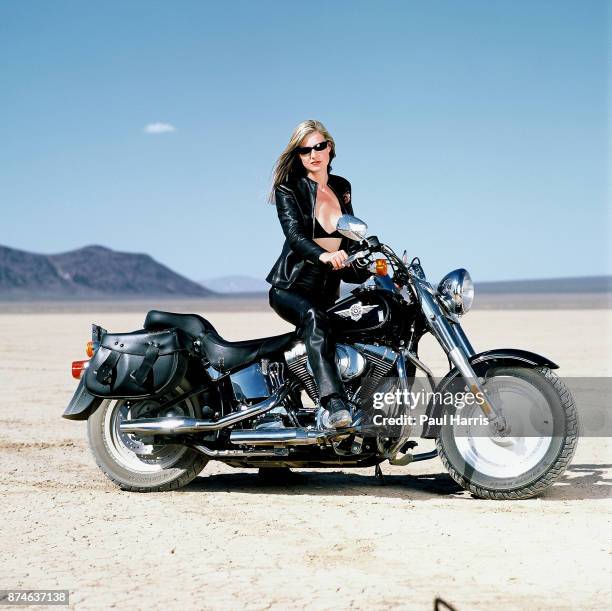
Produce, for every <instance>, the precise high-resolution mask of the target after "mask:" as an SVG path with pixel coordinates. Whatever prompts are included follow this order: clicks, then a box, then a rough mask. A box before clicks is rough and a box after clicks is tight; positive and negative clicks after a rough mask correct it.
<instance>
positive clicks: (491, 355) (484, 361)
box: [421, 348, 559, 439]
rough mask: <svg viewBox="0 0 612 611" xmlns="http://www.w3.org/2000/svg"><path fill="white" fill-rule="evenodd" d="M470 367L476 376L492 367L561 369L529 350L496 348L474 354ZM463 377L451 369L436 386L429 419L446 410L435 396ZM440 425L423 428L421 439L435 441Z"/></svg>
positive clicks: (429, 406) (457, 371) (430, 404)
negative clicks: (459, 377)
mask: <svg viewBox="0 0 612 611" xmlns="http://www.w3.org/2000/svg"><path fill="white" fill-rule="evenodd" d="M468 360H469V362H470V365H472V368H473V369H474V371H475V372H476V375H478V376H479V377H480V376H483V375H484V374H485V373H486V371H487V370H488V369H490V368H491V367H499V366H514V367H526V368H534V367H548V368H549V369H559V365H557V364H556V363H553V362H552V361H551V360H549V359H547V358H546V357H545V356H542V355H541V354H536V353H535V352H529V351H528V350H517V349H516V348H496V349H495V350H487V351H485V352H480V353H478V354H474V355H473V356H471V357H469V358H468ZM459 375H461V374H460V373H459V370H458V369H457V368H456V367H455V368H453V369H451V370H450V371H449V372H448V373H447V374H446V375H445V376H444V377H443V378H442V380H440V383H439V384H438V385H437V386H436V388H435V391H434V395H432V397H431V399H430V400H429V403H428V405H427V409H426V411H425V414H426V415H427V416H428V417H429V418H436V417H438V416H441V412H442V410H443V409H444V405H443V404H440V403H436V402H435V400H434V399H435V394H436V393H439V392H440V393H443V392H445V390H446V389H447V388H448V386H450V384H452V382H453V381H454V380H455V378H457V376H459ZM439 430H440V425H435V424H431V425H430V424H426V425H425V426H424V427H423V432H422V433H421V437H422V438H423V439H435V438H436V437H437V436H438V432H439Z"/></svg>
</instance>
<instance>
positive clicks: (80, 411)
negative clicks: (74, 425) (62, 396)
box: [62, 377, 103, 420]
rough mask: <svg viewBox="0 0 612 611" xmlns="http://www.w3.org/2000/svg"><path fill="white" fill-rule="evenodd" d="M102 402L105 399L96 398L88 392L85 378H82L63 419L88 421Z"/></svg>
mask: <svg viewBox="0 0 612 611" xmlns="http://www.w3.org/2000/svg"><path fill="white" fill-rule="evenodd" d="M102 401H103V399H101V398H100V397H94V396H93V395H92V394H91V393H90V392H89V391H88V390H87V388H86V386H85V377H82V378H81V381H80V382H79V385H78V386H77V389H76V391H75V393H74V395H73V397H72V399H71V400H70V403H69V404H68V407H67V408H66V409H65V410H64V413H63V414H62V418H67V419H68V420H87V418H89V416H90V414H92V413H93V412H94V411H95V410H96V409H98V407H99V406H100V403H102Z"/></svg>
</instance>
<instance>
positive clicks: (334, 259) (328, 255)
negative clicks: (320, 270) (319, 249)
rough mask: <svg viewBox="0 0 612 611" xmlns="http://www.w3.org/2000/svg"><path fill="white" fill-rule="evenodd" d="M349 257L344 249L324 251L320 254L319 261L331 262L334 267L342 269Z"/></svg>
mask: <svg viewBox="0 0 612 611" xmlns="http://www.w3.org/2000/svg"><path fill="white" fill-rule="evenodd" d="M347 259H348V255H347V254H346V252H345V251H344V250H336V251H334V252H324V253H322V254H321V255H320V256H319V261H321V262H322V263H329V264H330V265H331V266H332V267H333V268H334V269H342V268H343V267H344V262H345V261H346V260H347Z"/></svg>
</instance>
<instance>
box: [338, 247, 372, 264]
mask: <svg viewBox="0 0 612 611" xmlns="http://www.w3.org/2000/svg"><path fill="white" fill-rule="evenodd" d="M369 254H370V252H369V251H368V250H360V251H359V252H356V253H355V254H353V255H351V256H350V257H348V258H347V259H345V260H344V265H345V266H347V265H350V264H351V263H353V261H356V260H357V259H361V258H362V257H366V256H367V255H369Z"/></svg>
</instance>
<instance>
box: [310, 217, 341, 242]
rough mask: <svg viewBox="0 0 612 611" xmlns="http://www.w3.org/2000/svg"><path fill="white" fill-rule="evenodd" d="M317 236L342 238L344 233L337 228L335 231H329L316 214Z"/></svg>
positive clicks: (315, 235) (315, 226) (315, 232)
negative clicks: (324, 227)
mask: <svg viewBox="0 0 612 611" xmlns="http://www.w3.org/2000/svg"><path fill="white" fill-rule="evenodd" d="M313 237H315V238H342V234H341V233H340V232H339V231H338V230H337V229H336V230H335V231H334V232H333V233H327V231H325V229H323V226H322V225H321V223H319V220H318V219H317V217H316V216H315V225H314V236H313Z"/></svg>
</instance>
